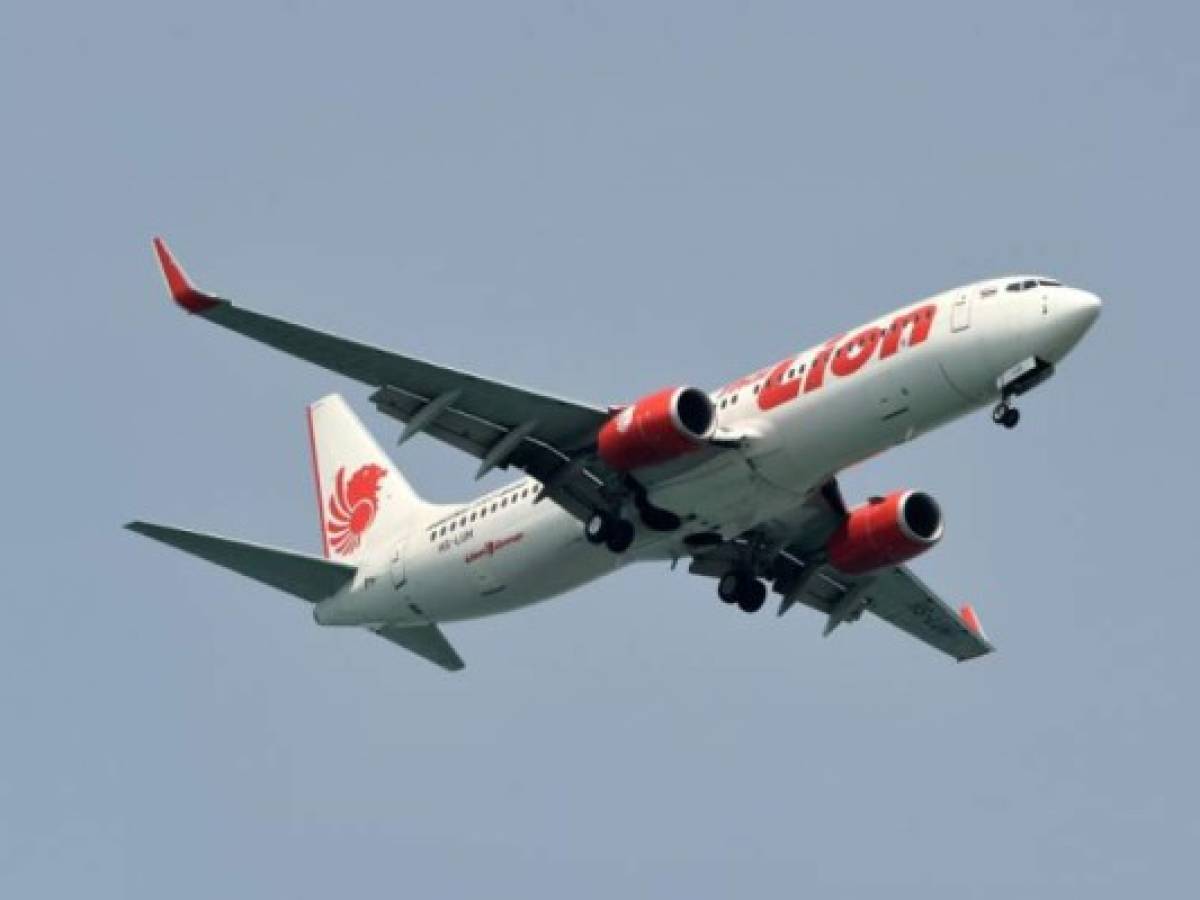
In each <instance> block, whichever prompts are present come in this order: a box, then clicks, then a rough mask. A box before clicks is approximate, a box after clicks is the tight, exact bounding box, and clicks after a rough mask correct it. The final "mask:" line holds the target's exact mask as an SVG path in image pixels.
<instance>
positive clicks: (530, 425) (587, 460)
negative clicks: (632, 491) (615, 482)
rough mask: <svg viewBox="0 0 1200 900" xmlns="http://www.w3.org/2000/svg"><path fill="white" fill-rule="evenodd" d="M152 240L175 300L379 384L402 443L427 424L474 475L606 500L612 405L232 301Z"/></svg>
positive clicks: (578, 504)
mask: <svg viewBox="0 0 1200 900" xmlns="http://www.w3.org/2000/svg"><path fill="white" fill-rule="evenodd" d="M154 249H155V252H156V254H157V255H158V260H159V264H160V266H161V267H162V271H163V276H164V278H166V281H167V286H168V288H169V289H170V291H171V296H172V297H173V298H174V300H175V302H176V303H178V304H179V305H180V306H181V307H183V309H185V310H187V311H188V312H189V313H192V314H194V315H196V316H199V317H200V318H203V319H207V320H208V321H210V322H213V323H214V324H217V325H220V326H222V327H224V328H228V329H230V330H231V331H236V332H238V333H239V334H243V335H245V336H246V337H250V338H253V339H254V340H257V341H261V342H262V343H264V344H267V345H269V346H271V347H274V348H276V349H277V350H282V351H283V352H285V353H290V354H291V355H292V356H297V357H299V358H300V359H303V360H307V361H308V362H311V363H315V364H316V365H319V366H323V367H324V368H327V369H331V370H332V371H334V372H338V373H340V374H342V375H346V376H347V377H349V378H353V379H356V380H357V381H361V382H363V383H364V384H368V385H371V386H373V387H375V388H377V390H376V391H375V392H374V393H373V394H372V395H371V400H372V402H373V403H374V404H375V405H376V407H377V408H378V409H379V410H380V411H381V412H384V413H386V414H387V415H390V416H392V417H394V418H396V419H399V420H400V421H401V422H404V423H406V425H405V429H404V432H403V434H402V435H401V438H400V440H401V442H403V441H405V440H407V439H408V438H410V437H412V436H413V435H415V434H417V433H419V432H422V431H423V432H426V433H428V434H430V435H432V436H434V437H436V438H439V439H440V440H443V441H445V442H446V443H448V444H451V445H453V446H455V447H458V448H459V449H460V450H465V451H466V452H467V453H470V454H472V455H473V456H475V457H477V458H478V459H479V460H480V461H481V462H480V467H479V473H478V477H482V476H483V475H484V474H485V473H486V472H488V471H489V470H491V469H492V468H507V467H509V466H516V467H517V468H520V469H523V470H524V471H526V472H528V473H529V474H530V475H532V476H534V477H535V478H537V479H538V480H539V481H541V482H542V483H543V484H544V485H545V486H546V487H545V494H546V496H548V497H549V498H550V499H552V500H554V501H555V502H557V503H559V504H560V505H562V506H563V507H564V508H566V509H567V510H568V511H569V512H571V513H572V514H573V515H576V516H578V517H579V518H581V519H582V518H586V517H587V516H588V515H590V514H591V513H592V512H593V511H595V510H596V509H598V508H600V507H602V506H604V505H605V500H604V490H605V487H604V486H605V484H606V482H608V481H610V480H611V478H612V473H611V472H609V471H608V470H607V469H605V468H604V467H603V466H602V465H601V464H600V463H599V462H598V461H597V460H596V459H595V456H594V452H593V449H594V442H595V438H596V434H597V432H598V431H599V429H600V426H601V425H603V424H604V422H605V421H606V420H607V419H608V418H609V415H610V413H609V411H608V410H606V409H604V408H601V407H597V406H591V405H588V404H584V403H578V402H576V401H573V400H566V399H563V398H561V397H554V396H550V395H548V394H543V393H538V392H536V391H531V390H527V389H525V388H521V387H516V386H514V385H511V384H505V383H503V382H500V381H495V380H492V379H488V378H483V377H481V376H479V375H473V374H471V373H469V372H463V371H460V370H458V369H452V368H449V367H447V366H439V365H436V364H434V363H430V362H426V361H424V360H421V359H416V358H415V357H411V356H404V355H402V354H399V353H392V352H390V351H388V350H383V349H380V348H378V347H372V346H370V345H368V344H363V343H359V342H357V341H352V340H348V339H346V338H342V337H337V336H336V335H332V334H327V333H325V332H322V331H317V330H316V329H313V328H308V327H306V326H304V325H297V324H295V323H292V322H287V321H284V320H282V319H276V318H273V317H271V316H267V315H263V314H262V313H257V312H254V311H252V310H248V309H244V308H241V307H238V306H235V305H234V304H233V303H231V302H230V301H228V300H224V299H221V298H219V297H215V296H212V295H210V294H206V293H203V292H202V291H200V290H198V289H197V288H196V287H195V286H194V285H193V284H192V282H191V281H190V280H189V279H188V277H187V275H186V274H185V273H184V271H183V268H182V267H181V266H180V265H179V263H178V262H177V261H176V260H175V258H174V257H173V256H172V255H171V252H170V250H169V249H167V246H166V244H165V243H163V241H162V240H161V239H160V238H155V240H154Z"/></svg>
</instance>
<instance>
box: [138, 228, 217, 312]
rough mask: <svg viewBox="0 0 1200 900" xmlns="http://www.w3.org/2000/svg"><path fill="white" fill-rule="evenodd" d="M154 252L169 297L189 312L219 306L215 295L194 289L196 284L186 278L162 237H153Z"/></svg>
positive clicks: (181, 267) (203, 310) (202, 310)
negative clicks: (168, 291)
mask: <svg viewBox="0 0 1200 900" xmlns="http://www.w3.org/2000/svg"><path fill="white" fill-rule="evenodd" d="M154 252H155V253H156V254H157V255H158V264H159V266H160V267H161V268H162V273H163V278H165V279H166V280H167V288H168V289H169V290H170V291H171V297H172V298H173V299H174V300H175V302H176V303H178V304H179V305H180V306H182V307H183V308H184V309H186V310H187V311H188V312H190V313H200V312H205V311H207V310H210V309H212V308H213V307H214V306H219V305H220V303H221V301H220V300H218V299H217V298H216V297H213V296H210V295H209V294H205V293H204V292H202V291H198V290H196V286H195V285H193V284H192V282H191V281H190V280H189V279H188V277H187V273H186V272H184V271H183V266H181V265H179V263H178V262H176V261H175V257H174V256H172V255H171V251H170V250H169V249H167V245H166V242H165V241H163V239H162V238H160V237H156V238H155V239H154Z"/></svg>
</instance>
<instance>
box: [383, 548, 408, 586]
mask: <svg viewBox="0 0 1200 900" xmlns="http://www.w3.org/2000/svg"><path fill="white" fill-rule="evenodd" d="M388 568H390V569H391V572H392V587H393V588H395V589H396V590H400V588H402V587H404V584H405V582H407V581H408V573H407V572H405V571H404V541H400V542H399V543H398V544H396V549H395V550H393V551H392V560H391V562H390V563H389V565H388Z"/></svg>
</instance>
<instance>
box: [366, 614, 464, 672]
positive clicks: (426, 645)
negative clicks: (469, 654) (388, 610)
mask: <svg viewBox="0 0 1200 900" xmlns="http://www.w3.org/2000/svg"><path fill="white" fill-rule="evenodd" d="M375 633H376V634H377V635H379V636H380V637H381V638H386V639H387V640H389V641H391V642H392V643H393V644H399V645H400V646H401V647H403V648H404V649H405V650H410V651H412V652H413V653H415V654H417V656H420V657H422V658H423V659H427V660H429V661H430V662H431V663H433V664H434V665H438V666H441V667H442V668H443V669H446V670H447V671H450V672H457V671H459V670H460V669H461V668H463V661H462V657H460V656H459V655H458V654H457V653H456V652H455V651H454V648H453V647H451V646H450V642H449V641H448V640H446V636H445V635H444V634H442V631H441V629H440V628H438V627H437V626H436V625H413V626H412V627H409V628H404V627H401V626H399V625H384V626H383V627H382V628H379V629H377V630H376V631H375Z"/></svg>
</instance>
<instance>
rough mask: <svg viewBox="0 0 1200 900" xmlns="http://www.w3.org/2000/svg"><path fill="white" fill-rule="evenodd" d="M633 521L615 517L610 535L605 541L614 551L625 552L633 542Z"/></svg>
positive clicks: (610, 527)
mask: <svg viewBox="0 0 1200 900" xmlns="http://www.w3.org/2000/svg"><path fill="white" fill-rule="evenodd" d="M633 535H634V530H633V523H632V522H627V521H626V520H625V519H614V520H613V521H612V523H611V525H610V526H609V531H608V537H607V538H606V539H605V541H604V543H605V544H607V545H608V549H609V550H611V551H612V552H613V553H624V552H625V551H626V550H628V549H629V548H630V546H632V544H633Z"/></svg>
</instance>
